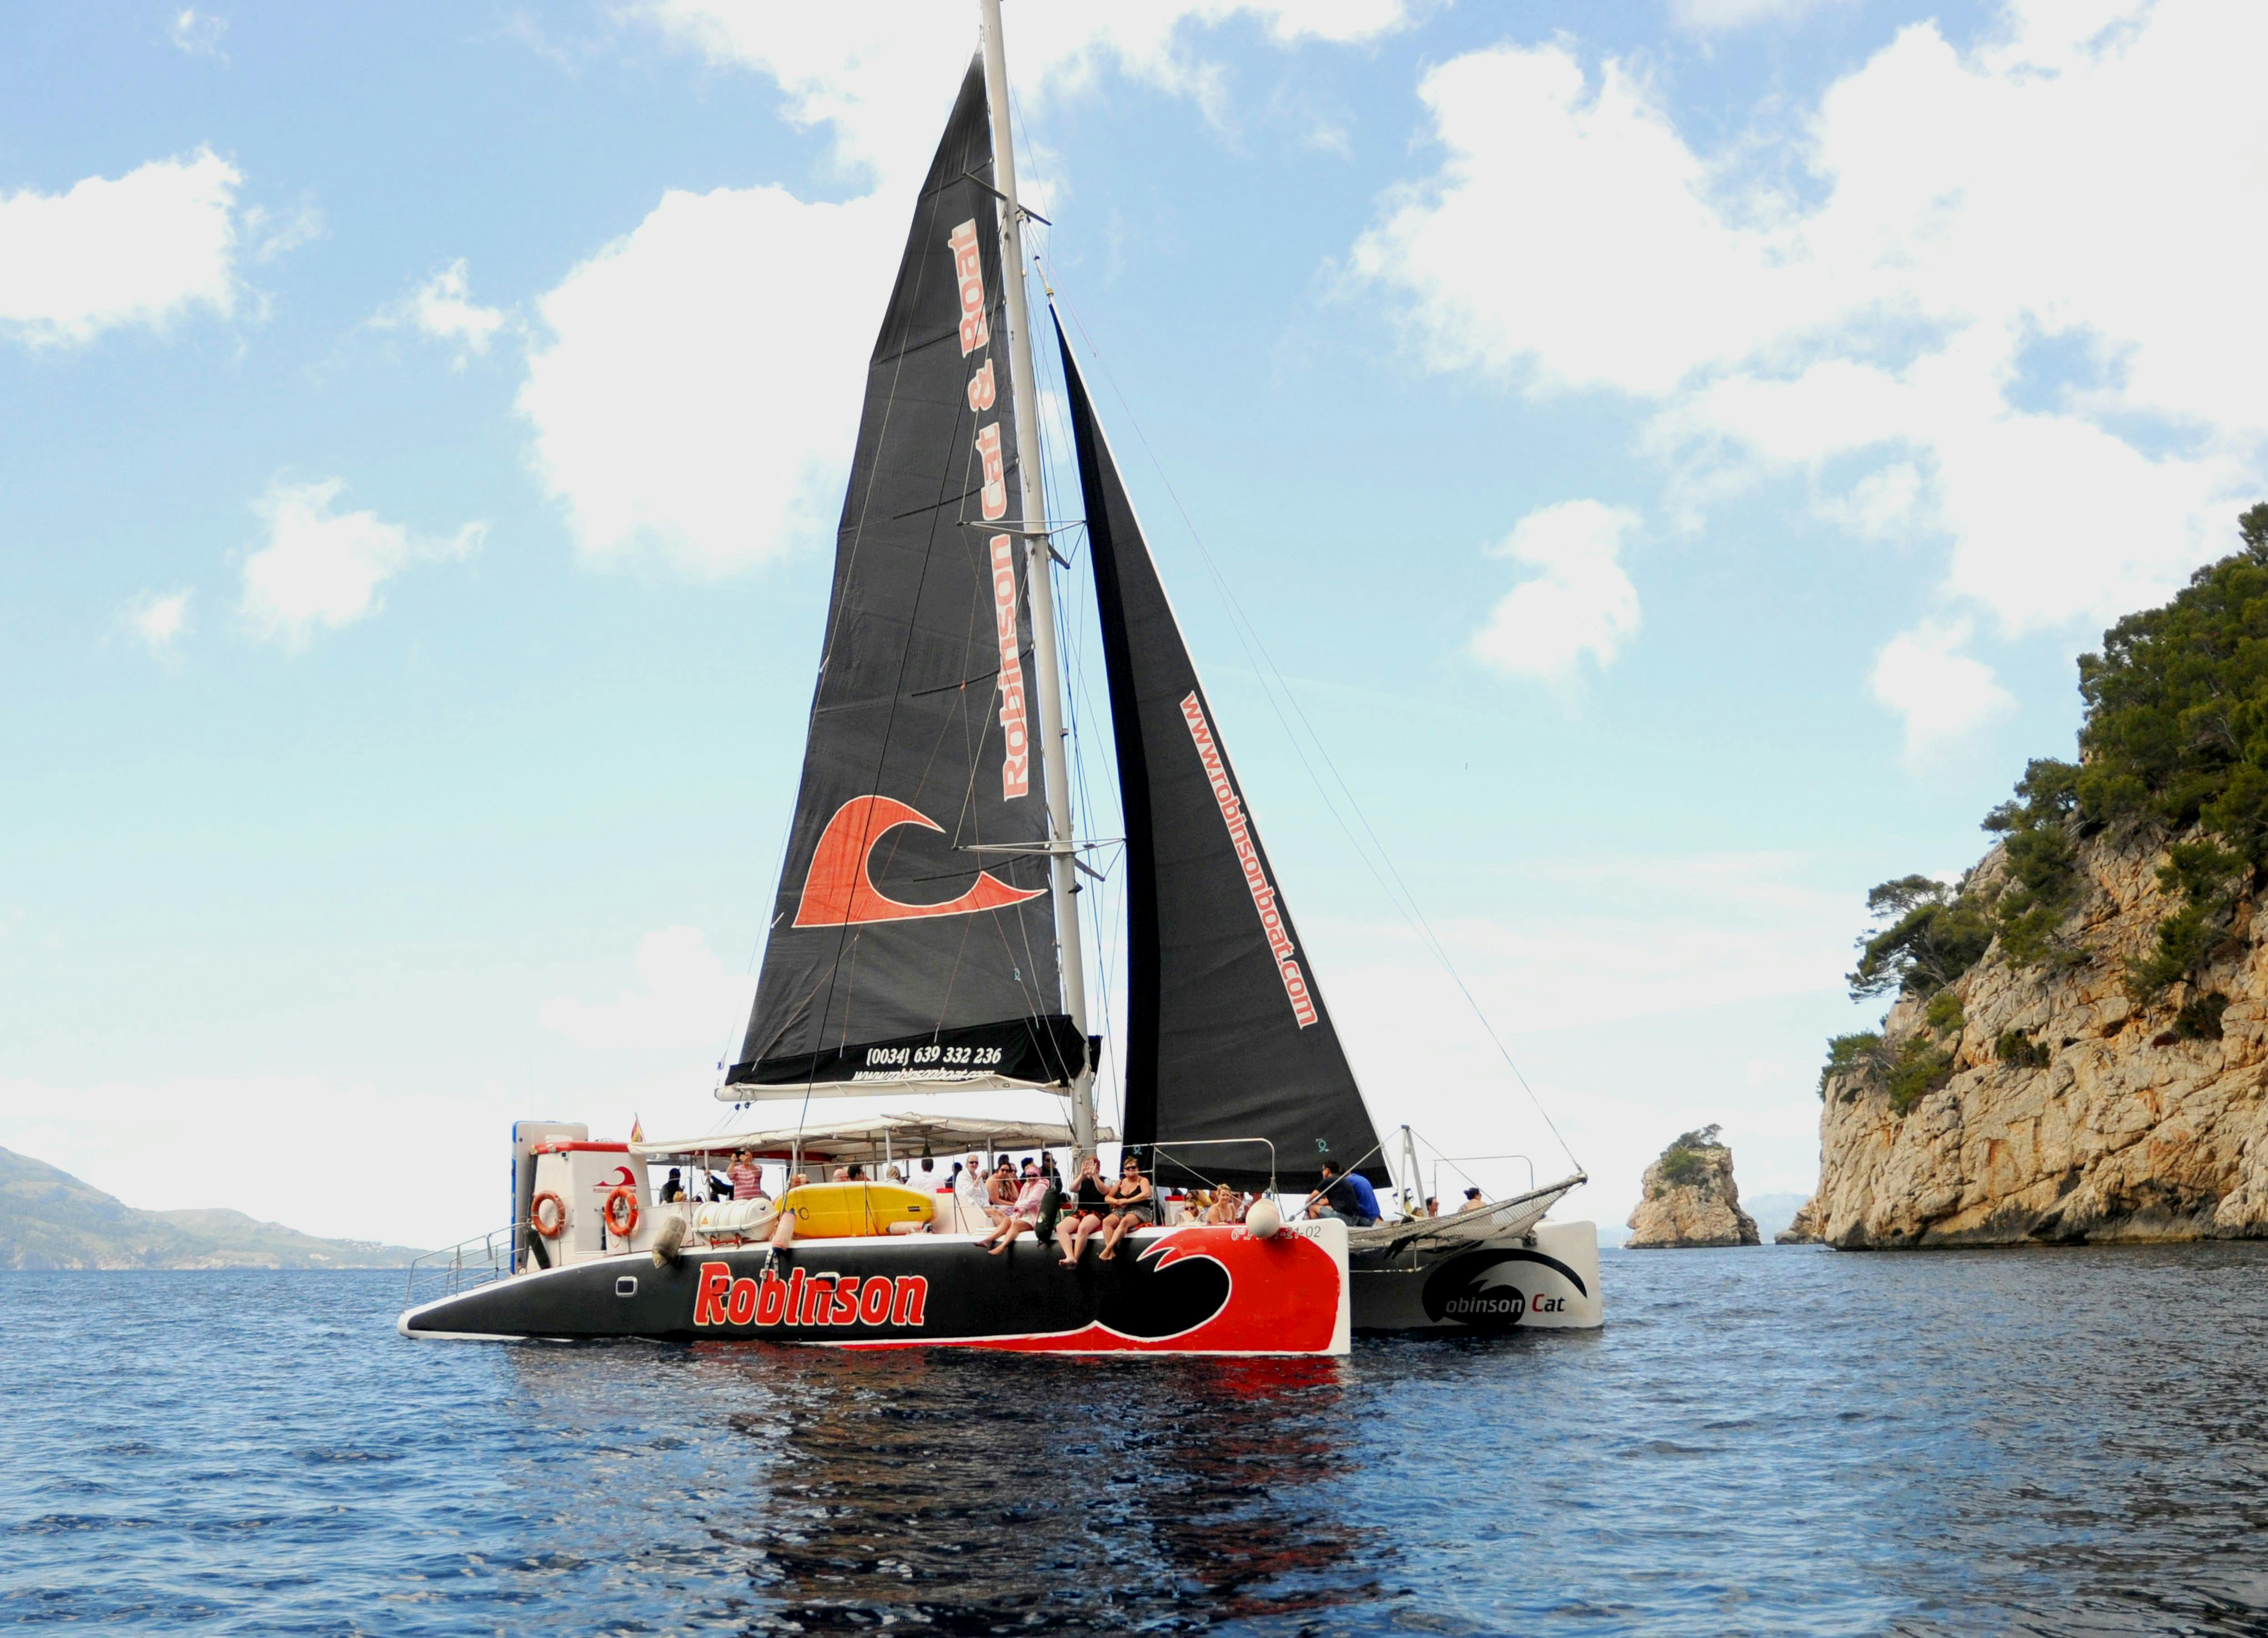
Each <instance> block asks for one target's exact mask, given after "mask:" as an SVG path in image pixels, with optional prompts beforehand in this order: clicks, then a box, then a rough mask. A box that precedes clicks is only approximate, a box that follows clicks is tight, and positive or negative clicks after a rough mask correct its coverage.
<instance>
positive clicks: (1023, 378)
mask: <svg viewBox="0 0 2268 1638" xmlns="http://www.w3.org/2000/svg"><path fill="white" fill-rule="evenodd" d="M978 4H979V5H980V6H981V8H982V11H983V25H984V100H985V101H986V102H988V103H989V104H990V105H991V112H992V180H993V183H994V185H995V186H996V187H997V188H998V189H999V191H1000V274H1001V283H1002V284H1005V285H1006V286H1007V291H1006V294H1007V298H1008V380H1009V384H1010V386H1011V387H1013V389H1014V394H1015V400H1016V404H1015V409H1016V413H1015V417H1014V424H1013V429H1012V431H1013V435H1014V438H1015V440H1016V473H1017V476H1018V477H1019V479H1020V481H1021V484H1022V488H1023V495H1022V500H1023V506H1024V512H1023V525H1022V527H1023V528H1025V529H1026V530H1027V531H1030V533H1027V534H1026V535H1023V536H1022V537H1021V538H1022V540H1023V542H1024V551H1025V563H1026V572H1025V582H1026V584H1027V586H1028V587H1029V588H1030V590H1031V594H1032V644H1033V646H1034V647H1035V648H1036V649H1037V650H1038V651H1039V653H1038V660H1039V673H1040V751H1041V754H1040V770H1041V776H1042V779H1043V780H1044V781H1045V784H1046V788H1047V797H1048V881H1049V886H1050V887H1051V888H1052V889H1053V890H1054V902H1055V912H1056V942H1057V948H1058V950H1059V951H1060V952H1061V965H1062V968H1063V989H1064V1011H1065V1012H1067V1013H1069V1014H1070V1015H1071V1028H1072V1029H1076V1030H1077V1031H1078V1032H1079V1042H1080V1044H1081V1045H1082V1047H1084V1045H1085V1044H1086V962H1085V959H1084V957H1083V956H1082V955H1081V953H1080V945H1079V899H1078V896H1077V895H1078V891H1079V884H1078V881H1077V878H1076V877H1075V876H1074V875H1073V874H1072V865H1071V858H1072V854H1071V766H1070V753H1071V742H1070V739H1069V736H1068V735H1067V734H1066V733H1065V732H1064V710H1063V650H1062V647H1061V646H1060V645H1059V644H1058V642H1057V638H1056V596H1055V584H1054V579H1053V575H1052V569H1051V564H1050V558H1051V557H1052V553H1053V548H1052V546H1051V544H1050V542H1049V539H1048V536H1047V535H1046V534H1045V533H1044V532H1043V531H1044V529H1045V527H1046V523H1047V516H1048V503H1047V495H1046V491H1045V489H1044V487H1043V486H1042V483H1041V479H1040V462H1039V453H1040V451H1039V439H1037V438H1035V437H1033V436H1031V428H1032V426H1033V417H1034V416H1035V415H1036V414H1037V412H1038V409H1039V402H1040V400H1039V389H1038V387H1037V385H1036V383H1035V380H1034V379H1033V373H1032V326H1031V314H1030V311H1029V309H1028V307H1027V305H1026V303H1025V300H1024V224H1023V218H1022V212H1021V210H1020V207H1019V206H1018V205H1017V203H1016V144H1015V138H1014V137H1013V133H1012V131H1011V129H1010V124H1009V119H1008V55H1007V52H1006V51H1005V49H1004V48H1003V47H1002V45H1001V43H1000V0H978ZM1071 1139H1072V1143H1073V1146H1074V1147H1075V1148H1076V1149H1077V1151H1078V1152H1077V1154H1076V1155H1073V1157H1072V1160H1071V1165H1072V1167H1073V1169H1077V1167H1078V1164H1079V1161H1080V1160H1081V1159H1083V1158H1084V1157H1086V1155H1092V1154H1094V1067H1093V1066H1091V1065H1090V1066H1087V1067H1086V1068H1084V1069H1082V1070H1080V1071H1079V1076H1078V1079H1077V1080H1076V1081H1074V1082H1073V1084H1072V1086H1071Z"/></svg>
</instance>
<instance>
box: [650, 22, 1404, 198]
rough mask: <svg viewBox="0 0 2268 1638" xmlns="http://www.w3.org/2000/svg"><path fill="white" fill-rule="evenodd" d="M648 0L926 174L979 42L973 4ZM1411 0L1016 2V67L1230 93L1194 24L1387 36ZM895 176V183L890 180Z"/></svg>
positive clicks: (725, 57)
mask: <svg viewBox="0 0 2268 1638" xmlns="http://www.w3.org/2000/svg"><path fill="white" fill-rule="evenodd" d="M1405 10H1406V8H1405V6H1404V4H1403V0H1162V3H1155V0H1153V3H1152V4H1125V0H1056V3H1055V4H1049V5H1047V6H1043V7H1035V8H1029V9H1026V8H1021V7H1018V8H1013V9H1012V11H1011V20H1010V22H1009V23H1008V26H1007V36H1008V63H1009V70H1010V72H1011V74H1012V75H1013V78H1014V82H1015V85H1016V88H1017V92H1018V94H1019V95H1020V96H1021V97H1025V98H1028V99H1032V100H1035V101H1036V100H1042V99H1044V98H1046V97H1049V96H1050V95H1060V94H1063V93H1064V92H1071V91H1076V90H1078V89H1080V88H1082V87H1084V86H1085V85H1087V84H1089V83H1090V82H1091V81H1092V80H1093V79H1094V76H1095V75H1096V74H1097V73H1098V72H1099V71H1100V70H1101V68H1102V67H1103V65H1104V64H1105V63H1115V64H1116V66H1117V67H1118V68H1119V69H1120V70H1123V72H1125V73H1127V74H1130V75H1131V76H1133V77H1137V78H1138V79H1141V80H1144V81H1145V82H1147V83H1149V84H1151V85H1156V86H1159V87H1160V88H1161V89H1163V90H1166V91H1169V92H1175V93H1177V94H1182V95H1190V96H1195V97H1197V98H1198V99H1199V100H1200V101H1201V102H1204V103H1206V104H1207V105H1208V106H1217V105H1218V100H1219V92H1220V88H1221V70H1219V68H1218V66H1217V65H1215V64H1212V63H1208V62H1206V61H1205V60H1204V59H1203V58H1202V57H1201V56H1200V55H1198V54H1197V51H1196V49H1195V43H1194V41H1193V39H1192V37H1191V36H1192V33H1193V31H1194V30H1197V29H1200V28H1204V27H1211V26H1219V25H1221V24H1223V23H1226V22H1227V21H1229V20H1230V19H1232V18H1236V17H1238V16H1246V17H1250V18H1256V19H1257V20H1258V21H1260V22H1261V23H1262V24H1263V26H1265V27H1266V29H1267V32H1268V34H1269V36H1270V39H1272V40H1273V41H1276V42H1277V43H1278V45H1285V46H1290V45H1297V44H1300V43H1302V42H1304V41H1335V42H1347V41H1358V40H1366V39H1371V38H1373V37H1375V36H1377V35H1379V34H1381V33H1386V32H1388V30H1390V29H1393V28H1395V27H1396V26H1399V25H1400V24H1401V23H1402V21H1403V18H1404V15H1405ZM637 11H639V13H640V14H642V15H644V17H646V18H648V19H650V20H651V21H652V23H653V24H654V25H655V26H658V27H659V28H660V29H661V30H662V31H663V32H664V33H666V34H668V35H670V36H672V37H674V38H675V39H677V40H680V41H683V42H685V43H686V44H688V45H690V46H691V47H693V48H695V49H696V50H698V51H700V52H701V53H702V54H703V55H704V56H706V57H707V58H708V59H709V60H710V61H711V62H713V63H728V64H732V65H734V66H738V67H743V68H750V69H755V70H758V71H760V72H762V73H764V74H767V75H770V77H772V78H773V79H775V80H777V82H778V84H779V86H780V89H781V90H782V91H783V92H785V93H786V95H787V99H788V103H787V116H788V118H789V119H791V120H792V121H793V122H796V123H797V124H799V125H803V126H806V127H808V126H814V125H820V124H828V125H831V126H832V127H833V130H834V135H835V140H836V151H837V153H838V154H839V155H840V157H841V158H842V159H843V162H844V163H846V164H849V165H852V166H864V167H870V168H872V169H873V171H875V172H876V173H879V174H880V175H881V176H883V177H886V178H887V177H891V176H900V177H902V176H904V175H905V174H906V173H908V172H909V170H910V171H911V172H912V173H913V174H914V175H915V176H916V178H917V177H918V174H919V168H918V167H920V166H923V165H924V164H925V163H926V162H927V161H928V159H929V156H930V151H931V149H932V147H933V146H934V145H935V144H936V140H937V130H938V127H939V124H940V123H941V122H943V119H944V115H945V112H946V105H947V104H948V103H949V102H950V101H951V99H952V95H953V92H954V87H955V86H956V85H958V84H959V82H960V77H961V70H962V68H963V67H964V65H966V63H968V58H969V55H970V54H971V53H973V52H974V51H975V50H976V26H975V24H976V16H975V9H974V8H973V7H967V8H964V7H961V6H954V5H939V4H934V0H871V3H870V4H863V5H857V6H814V7H808V8H804V9H801V10H791V11H783V10H781V9H780V8H777V7H774V6H768V5H762V4H753V3H752V0H644V4H641V5H639V6H638V7H637ZM886 185H887V184H886Z"/></svg>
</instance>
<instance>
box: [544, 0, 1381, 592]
mask: <svg viewBox="0 0 2268 1638" xmlns="http://www.w3.org/2000/svg"><path fill="white" fill-rule="evenodd" d="M1239 13H1243V14H1247V15H1249V16H1252V17H1255V18H1258V19H1259V20H1260V21H1261V22H1262V23H1263V26H1265V27H1266V29H1267V31H1268V33H1269V34H1270V37H1271V38H1272V39H1274V40H1275V41H1278V43H1281V44H1285V45H1290V44H1295V43H1298V42H1300V41H1307V40H1321V41H1346V40H1355V39H1360V38H1366V37H1368V36H1370V35H1373V34H1376V33H1380V32H1381V31H1382V30H1385V29H1387V28H1390V27H1392V26H1395V24H1396V23H1398V22H1399V21H1400V19H1401V18H1402V15H1403V8H1402V6H1401V4H1400V3H1399V0H1336V3H1335V4H1302V5H1294V4H1291V3H1290V0H1259V3H1256V4H1235V3H1234V0H1182V3H1178V4H1164V5H1155V6H1126V5H1116V4H1112V5H1105V4H1097V3H1096V0H1078V3H1077V4H1058V5H1050V6H1048V7H1045V8H1041V9H1038V10H1035V11H1031V12H1030V13H1028V14H1020V15H1019V16H1018V17H1017V19H1016V22H1015V24H1014V25H1013V29H1012V38H1011V41H1010V51H1011V54H1012V61H1013V66H1014V72H1015V75H1016V79H1017V84H1018V86H1019V87H1020V93H1021V94H1022V95H1023V96H1025V97H1027V98H1028V99H1033V100H1038V99H1042V98H1044V97H1046V96H1049V95H1062V94H1064V93H1066V92H1070V91H1071V90H1073V89H1075V88H1077V87H1079V86H1080V85H1084V84H1086V83H1087V82H1088V81H1089V80H1091V79H1092V77H1094V74H1096V73H1097V72H1098V71H1099V70H1100V69H1101V67H1102V66H1103V65H1105V64H1107V63H1115V64H1116V65H1117V66H1119V67H1120V68H1121V69H1123V70H1124V71H1126V72H1128V73H1130V74H1133V75H1135V76H1137V77H1142V78H1144V79H1145V80H1147V81H1149V82H1151V83H1153V84H1157V85H1163V86H1165V87H1166V88H1167V89H1169V90H1172V91H1174V92H1178V93H1182V94H1187V95H1192V96H1197V97H1199V98H1201V99H1202V98H1204V97H1205V96H1207V95H1208V94H1210V92H1211V89H1212V88H1215V87H1216V86H1217V85H1218V83H1219V76H1218V73H1217V72H1216V70H1214V69H1213V68H1211V66H1210V65H1208V64H1207V63H1205V62H1204V61H1203V59H1202V58H1201V57H1200V56H1199V55H1197V52H1196V49H1195V45H1194V41H1193V38H1192V35H1191V31H1192V30H1194V29H1197V28H1199V27H1202V26H1209V25H1217V24H1219V23H1221V22H1224V21H1226V20H1227V19H1228V18H1231V17H1233V16H1235V15H1237V14H1239ZM637 14H638V15H641V16H643V17H644V18H646V19H648V20H649V21H650V22H651V23H652V24H653V25H654V26H657V27H659V29H660V30H662V31H663V32H664V33H666V35H668V36H669V37H671V38H673V39H674V40H676V41H681V42H682V43H684V44H686V45H688V46H689V47H690V48H694V49H696V50H698V51H700V52H701V53H702V54H703V55H704V56H706V57H707V58H708V59H709V60H710V61H711V62H712V63H717V64H719V65H721V66H730V67H734V68H742V69H750V70H755V71H758V72H761V73H763V74H766V75H768V76H770V77H771V78H773V79H774V80H776V81H777V83H778V84H779V85H780V87H781V89H782V91H783V92H784V93H785V96H786V114H787V117H788V118H789V119H790V120H791V121H792V122H795V123H797V124H800V125H803V126H806V127H816V126H821V125H824V126H828V127H829V128H830V129H831V130H832V133H833V135H834V137H835V139H836V151H837V154H838V156H839V158H840V159H841V160H842V162H843V165H844V166H846V167H848V168H849V169H851V170H852V171H854V172H857V173H859V174H861V175H862V176H865V177H870V178H871V179H872V180H873V192H872V193H870V194H869V195H867V196H865V197H863V198H858V199H854V200H851V201H850V202H848V203H813V202H809V201H806V200H804V199H801V198H799V197H798V196H795V195H794V194H792V193H790V192H788V191H787V190H786V189H784V188H777V187H764V188H738V189H735V188H718V189H716V190H715V191H713V192H710V193H706V194H692V193H685V192H676V191H673V192H671V193H668V194H666V195H665V196H663V198H662V200H661V202H660V203H659V205H657V206H656V207H655V209H654V210H653V211H652V214H651V215H649V216H648V217H647V218H645V220H644V221H643V222H642V223H640V224H639V225H637V227H636V228H635V229H634V230H632V231H631V232H629V233H628V234H626V235H624V236H623V237H622V238H621V239H619V240H615V242H614V243H613V244H611V245H608V246H607V247H604V248H603V249H601V250H600V252H599V253H598V254H597V255H594V256H593V257H592V258H591V259H590V260H588V261H586V262H584V263H583V264H582V265H581V266H579V267H578V268H576V269H574V270H573V271H572V272H571V273H570V274H569V275H568V276H567V277H566V278H565V279H564V280H563V281H562V282H561V284H559V285H558V287H557V288H556V289H555V290H553V291H550V292H549V294H547V295H545V296H543V297H542V298H541V299H540V300H539V301H538V302H537V304H536V305H537V311H538V314H540V318H541V331H542V332H543V333H541V335H540V338H539V340H538V342H537V343H536V344H535V346H534V349H533V350H532V351H531V353H530V356H529V358H528V370H527V380H526V382H525V383H524V385H523V386H522V387H521V390H520V393H519V409H520V412H521V413H522V414H523V415H524V416H526V417H527V419H528V421H529V423H530V424H531V426H532V427H533V429H534V465H535V468H536V470H537V472H538V474H539V476H541V478H542V480H543V482H544V483H545V484H546V485H547V487H548V488H549V491H550V492H551V494H552V495H553V497H554V498H556V500H557V501H558V502H559V503H560V505H562V506H563V508H564V510H565V512H566V514H567V519H568V523H569V527H570V528H571V531H572V533H573V535H574V537H575V541H576V544H577V548H578V551H579V552H580V553H581V554H582V555H583V556H584V557H585V558H586V559H587V560H590V561H593V562H599V563H620V562H625V561H636V560H640V559H659V560H660V561H662V562H664V563H666V564H671V565H672V566H674V567H675V568H676V569H678V570H680V571H681V572H687V573H690V574H693V575H696V576H700V577H717V576H722V575H725V574H730V573H733V572H739V571H741V570H744V569H747V568H749V567H751V566H754V565H756V564H762V563H765V562H769V561H770V560H772V559H775V558H777V557H780V556H781V555H783V554H784V553H786V552H788V551H791V550H795V549H797V548H798V547H799V546H806V545H810V544H814V543H816V542H821V541H824V540H825V539H826V538H828V535H829V534H830V533H831V526H832V524H833V521H834V518H835V514H836V511H837V509H838V508H839V506H840V504H841V497H842V483H843V475H844V473H845V471H846V470H847V469H848V467H849V463H850V454H851V440H852V439H853V437H854V436H855V429H856V425H857V417H858V394H859V390H860V387H861V385H862V382H863V380H864V373H865V370H864V365H865V358H866V356H867V353H868V351H869V350H870V348H871V347H872V345H873V335H874V328H875V325H876V324H877V323H878V322H879V321H880V314H881V307H882V303H883V301H884V300H885V299H887V294H888V290H889V283H890V279H891V277H892V275H893V272H894V270H895V263H896V260H897V257H898V255H899V252H900V251H901V249H902V247H903V245H904V242H905V231H906V221H907V217H908V214H909V210H910V209H911V206H912V194H911V189H912V188H913V187H914V185H915V184H916V182H917V181H918V179H919V177H920V175H921V173H922V169H923V167H924V166H926V165H927V163H928V161H929V159H930V156H931V154H932V151H934V149H935V147H936V143H937V137H938V133H939V129H941V128H942V126H943V123H944V121H945V116H946V113H947V111H948V110H949V108H950V107H951V104H952V100H953V96H954V91H955V89H956V87H957V86H958V85H959V82H960V77H961V72H962V70H963V66H964V65H965V64H966V63H967V62H968V54H969V53H970V52H971V51H973V50H974V48H975V47H976V29H975V27H974V21H975V18H974V14H973V12H971V11H963V10H961V9H960V8H958V7H954V6H947V5H939V4H932V0H897V3H896V4H873V5H860V6H835V7H825V6H821V7H811V8H805V9H803V10H799V11H781V10H780V9H778V8H776V7H765V6H758V5H754V4H731V3H729V0H648V3H647V4H643V5H641V6H639V7H637ZM1026 157H1027V159H1028V158H1029V156H1028V155H1027V156H1026ZM1021 181H1022V183H1023V188H1024V193H1025V195H1026V196H1027V199H1029V200H1030V201H1031V202H1032V203H1035V205H1037V206H1039V208H1041V209H1045V208H1046V207H1045V203H1044V197H1043V196H1044V194H1045V191H1046V189H1045V183H1044V179H1043V178H1042V177H1041V176H1040V175H1038V174H1037V173H1035V172H1027V174H1026V175H1025V176H1023V177H1022V178H1021ZM783 383H792V390H789V389H784V388H783V387H781V386H780V384H783Z"/></svg>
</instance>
